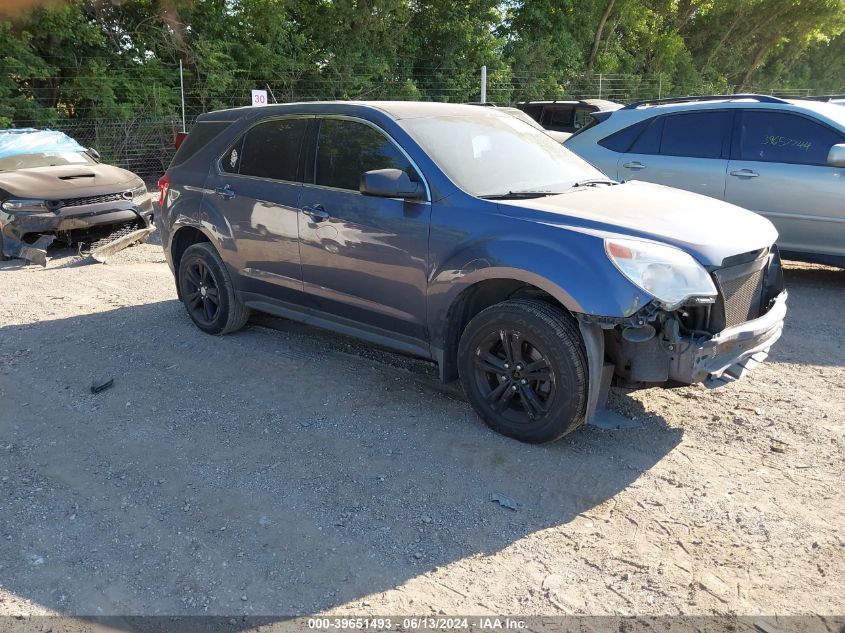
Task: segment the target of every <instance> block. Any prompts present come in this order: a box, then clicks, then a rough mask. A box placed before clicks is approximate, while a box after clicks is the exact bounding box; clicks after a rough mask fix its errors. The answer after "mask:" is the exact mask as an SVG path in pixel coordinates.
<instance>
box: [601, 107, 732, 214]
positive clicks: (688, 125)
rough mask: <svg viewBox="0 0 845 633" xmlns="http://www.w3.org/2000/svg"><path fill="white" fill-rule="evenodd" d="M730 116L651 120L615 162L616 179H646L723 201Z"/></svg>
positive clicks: (701, 113) (710, 113)
mask: <svg viewBox="0 0 845 633" xmlns="http://www.w3.org/2000/svg"><path fill="white" fill-rule="evenodd" d="M732 120H733V112H731V111H729V110H705V111H699V112H681V113H678V114H667V115H663V116H658V117H656V118H654V119H652V121H651V123H650V124H649V125H648V126H647V127H646V128H645V129H644V130H643V132H642V133H641V134H640V136H639V137H638V138H637V139H636V141H634V143H633V145H632V146H631V148H630V149H629V150H628V151H627V152H626V153H624V154H622V155H621V156H620V157H619V160H618V163H617V174H618V178H619V180H645V181H648V182H654V183H658V184H661V185H668V186H670V187H677V188H678V189H686V190H688V191H694V192H696V193H701V194H704V195H705V196H711V197H713V198H720V199H721V198H723V197H724V194H725V172H726V171H727V167H728V154H729V152H730V130H731V122H732Z"/></svg>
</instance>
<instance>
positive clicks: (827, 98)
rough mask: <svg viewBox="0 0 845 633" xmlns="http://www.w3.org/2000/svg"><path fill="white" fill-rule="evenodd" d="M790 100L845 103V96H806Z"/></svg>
mask: <svg viewBox="0 0 845 633" xmlns="http://www.w3.org/2000/svg"><path fill="white" fill-rule="evenodd" d="M792 98H793V99H805V100H807V101H845V95H806V96H803V97H792Z"/></svg>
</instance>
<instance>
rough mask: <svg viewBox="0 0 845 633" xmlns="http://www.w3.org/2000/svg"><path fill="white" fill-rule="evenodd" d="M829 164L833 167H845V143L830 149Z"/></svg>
mask: <svg viewBox="0 0 845 633" xmlns="http://www.w3.org/2000/svg"><path fill="white" fill-rule="evenodd" d="M827 164H828V165H830V166H831V167H845V143H842V144H841V145H834V146H833V147H831V148H830V151H829V152H828V153H827Z"/></svg>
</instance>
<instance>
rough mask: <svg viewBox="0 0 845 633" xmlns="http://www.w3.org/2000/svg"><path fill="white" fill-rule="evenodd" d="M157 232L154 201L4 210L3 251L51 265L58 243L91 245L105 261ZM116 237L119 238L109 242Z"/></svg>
mask: <svg viewBox="0 0 845 633" xmlns="http://www.w3.org/2000/svg"><path fill="white" fill-rule="evenodd" d="M154 230H155V225H154V224H153V205H152V199H151V198H150V197H149V196H147V197H146V199H144V200H133V201H127V202H124V203H118V204H117V205H115V203H114V202H110V203H105V204H99V205H88V206H78V207H69V208H65V209H59V210H58V211H56V212H51V211H46V212H37V213H29V212H7V211H2V210H0V248H2V254H3V255H5V256H6V257H16V258H22V259H26V260H29V261H31V262H33V263H36V264H40V265H41V266H46V265H47V248H48V247H49V246H50V245H51V244H52V243H53V241H55V240H59V241H64V242H65V243H67V244H68V245H70V244H74V243H83V242H85V243H91V244H94V245H95V247H94V248H92V250H91V252H90V255H91V256H92V257H93V258H94V259H95V260H96V261H100V262H104V261H105V260H106V259H107V258H108V257H109V256H110V255H112V254H113V253H116V252H117V251H119V250H122V249H123V248H126V247H127V246H129V245H131V244H134V243H135V242H138V241H141V240H143V239H146V238H147V237H148V236H149V235H150V234H151V233H152V232H153V231H154ZM110 235H115V236H116V239H108V237H109V236H110Z"/></svg>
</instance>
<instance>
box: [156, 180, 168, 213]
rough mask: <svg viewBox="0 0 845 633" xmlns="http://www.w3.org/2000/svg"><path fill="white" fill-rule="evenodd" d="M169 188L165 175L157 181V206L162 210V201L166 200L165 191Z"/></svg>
mask: <svg viewBox="0 0 845 633" xmlns="http://www.w3.org/2000/svg"><path fill="white" fill-rule="evenodd" d="M169 188H170V177H169V176H168V175H167V174H165V175H164V176H162V177H161V178H159V179H158V206H159V208H161V209H164V201H165V199H166V198H167V190H168V189H169Z"/></svg>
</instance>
